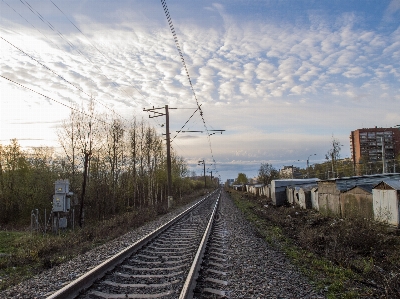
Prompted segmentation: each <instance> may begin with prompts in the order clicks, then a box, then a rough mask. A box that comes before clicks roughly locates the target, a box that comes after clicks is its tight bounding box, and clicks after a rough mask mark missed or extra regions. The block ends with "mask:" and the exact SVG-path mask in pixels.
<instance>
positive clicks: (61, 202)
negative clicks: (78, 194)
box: [53, 180, 73, 212]
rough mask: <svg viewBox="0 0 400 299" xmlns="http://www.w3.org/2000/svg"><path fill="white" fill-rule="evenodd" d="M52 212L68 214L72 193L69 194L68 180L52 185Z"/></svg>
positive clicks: (58, 181)
mask: <svg viewBox="0 0 400 299" xmlns="http://www.w3.org/2000/svg"><path fill="white" fill-rule="evenodd" d="M54 189H55V190H54V191H55V194H54V195H53V212H69V210H70V208H71V196H72V195H73V193H72V192H69V180H57V181H56V182H55V183H54Z"/></svg>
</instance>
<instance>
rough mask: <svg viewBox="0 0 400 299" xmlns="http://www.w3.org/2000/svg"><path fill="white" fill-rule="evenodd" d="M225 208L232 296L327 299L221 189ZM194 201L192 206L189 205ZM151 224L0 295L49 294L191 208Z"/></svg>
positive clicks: (229, 279)
mask: <svg viewBox="0 0 400 299" xmlns="http://www.w3.org/2000/svg"><path fill="white" fill-rule="evenodd" d="M221 203H222V209H221V212H222V213H223V215H224V218H225V221H226V227H227V231H228V237H227V240H228V247H229V249H230V253H231V255H230V257H229V275H228V281H229V285H228V287H227V289H228V294H229V298H260V299H262V298H324V296H323V295H321V294H318V293H317V292H315V291H314V290H313V288H312V286H311V284H310V283H309V282H307V279H306V278H304V277H302V275H301V274H299V273H298V272H297V271H296V268H295V267H294V266H292V265H291V264H290V263H289V262H288V260H287V258H286V257H285V256H284V255H283V254H282V253H279V252H278V251H276V250H274V249H272V248H271V247H270V246H269V245H268V244H267V243H266V242H264V241H263V240H262V239H260V238H259V237H257V236H256V234H255V232H254V231H253V229H252V228H251V227H250V226H249V225H248V223H247V221H246V220H245V219H244V217H243V216H242V214H241V213H240V212H239V211H238V210H237V208H236V207H235V206H234V204H233V203H232V201H231V200H230V198H229V197H228V195H227V194H226V193H225V192H223V193H222V202H221ZM190 205H192V204H190ZM190 205H187V206H185V207H181V208H178V209H176V210H174V211H172V212H171V213H169V214H167V215H164V216H162V217H160V218H159V219H157V220H154V221H152V222H149V223H147V224H145V225H144V226H142V227H141V228H139V229H136V230H134V231H131V232H129V233H127V234H125V235H123V236H121V237H120V238H118V239H116V240H114V241H112V242H109V243H107V244H104V245H102V246H99V247H97V248H95V249H93V250H91V251H89V252H87V253H85V254H83V255H81V256H78V257H76V258H74V259H73V260H71V261H69V262H67V263H65V264H62V265H60V266H58V267H54V268H52V269H50V270H47V271H45V272H43V273H41V274H40V275H37V276H35V277H34V278H32V279H29V280H27V281H25V282H23V283H21V284H19V285H17V286H14V287H11V288H10V289H7V290H5V291H2V292H0V298H27V299H28V298H29V299H32V298H38V299H39V298H46V297H47V296H49V295H50V294H51V293H53V292H54V291H56V290H58V289H59V288H61V287H62V286H64V285H65V284H67V283H69V282H70V281H72V280H74V279H75V278H77V277H79V276H80V275H82V274H83V273H85V272H86V271H88V270H89V269H92V268H94V267H95V266H97V265H98V264H99V263H101V262H103V261H104V260H106V259H107V258H109V257H111V256H112V255H114V254H115V253H117V252H118V251H120V250H122V249H123V248H125V247H127V246H128V245H130V244H131V243H132V242H134V241H136V240H138V239H140V238H141V237H143V236H145V235H146V234H148V233H149V232H151V231H152V230H154V229H155V228H156V227H158V226H160V225H161V224H163V223H165V222H167V221H169V220H170V219H172V218H173V217H175V216H176V215H178V214H179V213H181V212H182V211H183V210H184V209H186V208H187V207H188V206H190Z"/></svg>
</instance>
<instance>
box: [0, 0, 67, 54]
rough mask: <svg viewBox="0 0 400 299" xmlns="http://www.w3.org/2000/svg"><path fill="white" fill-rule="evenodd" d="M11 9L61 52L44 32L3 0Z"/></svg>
mask: <svg viewBox="0 0 400 299" xmlns="http://www.w3.org/2000/svg"><path fill="white" fill-rule="evenodd" d="M2 1H3V2H4V3H5V4H6V5H7V6H8V7H9V8H11V9H12V10H13V11H14V12H15V13H16V14H18V15H19V16H20V17H21V18H22V19H24V20H25V21H26V22H27V23H28V24H29V25H31V26H32V27H33V28H34V29H36V30H37V31H39V33H40V34H42V35H43V36H44V37H45V38H46V39H47V40H49V41H50V43H52V44H53V45H54V46H55V47H57V48H58V49H59V50H61V49H60V47H59V46H57V45H56V44H55V43H53V42H52V41H51V40H50V39H49V38H48V37H47V36H46V35H45V34H44V33H43V32H42V31H40V30H39V29H38V28H36V27H35V26H34V25H33V24H32V23H31V22H29V21H28V20H27V19H26V18H24V17H23V16H22V15H21V14H20V13H19V12H17V11H16V10H15V9H14V8H13V7H11V6H10V4H8V3H7V2H5V1H4V0H2Z"/></svg>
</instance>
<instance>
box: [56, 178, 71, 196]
mask: <svg viewBox="0 0 400 299" xmlns="http://www.w3.org/2000/svg"><path fill="white" fill-rule="evenodd" d="M54 193H56V194H61V193H64V194H67V193H69V180H57V181H56V182H55V183H54Z"/></svg>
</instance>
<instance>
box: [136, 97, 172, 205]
mask: <svg viewBox="0 0 400 299" xmlns="http://www.w3.org/2000/svg"><path fill="white" fill-rule="evenodd" d="M160 109H165V112H164V113H162V112H158V111H156V110H160ZM169 109H176V108H168V105H165V107H160V108H154V106H153V108H150V109H145V108H143V111H146V112H153V113H154V114H153V115H149V118H154V117H159V116H164V115H165V135H166V146H167V185H168V191H167V193H168V194H167V195H168V197H167V202H166V205H167V208H168V202H169V201H170V200H172V171H171V168H172V165H171V136H170V133H169Z"/></svg>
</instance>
